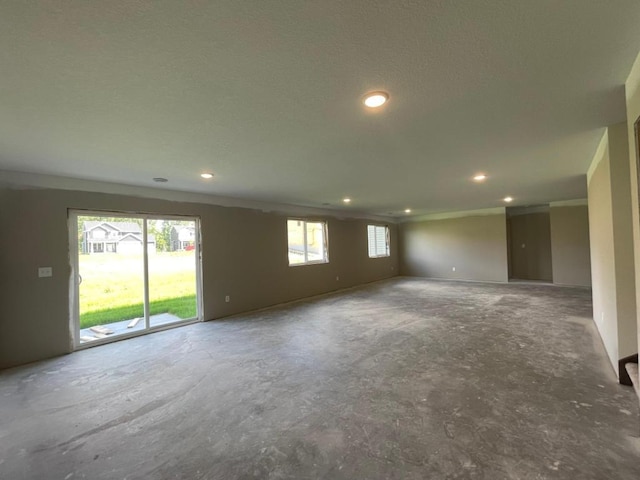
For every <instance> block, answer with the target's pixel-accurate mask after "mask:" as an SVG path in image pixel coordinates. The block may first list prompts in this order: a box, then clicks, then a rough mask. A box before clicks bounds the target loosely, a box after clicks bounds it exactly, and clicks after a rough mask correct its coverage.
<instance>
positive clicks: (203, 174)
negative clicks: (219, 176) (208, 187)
mask: <svg viewBox="0 0 640 480" xmlns="http://www.w3.org/2000/svg"><path fill="white" fill-rule="evenodd" d="M200 176H201V177H202V178H207V179H208V178H213V173H201V174H200Z"/></svg>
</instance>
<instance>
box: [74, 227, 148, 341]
mask: <svg viewBox="0 0 640 480" xmlns="http://www.w3.org/2000/svg"><path fill="white" fill-rule="evenodd" d="M142 238H143V237H142V220H141V219H139V218H126V217H107V216H78V269H79V272H78V273H79V275H80V278H79V279H78V281H79V282H80V286H79V303H80V343H81V344H82V343H87V342H92V341H95V340H97V339H100V338H108V337H113V336H118V335H122V334H124V333H129V332H132V331H136V330H142V329H144V327H145V323H144V262H143V248H142V242H143V240H142Z"/></svg>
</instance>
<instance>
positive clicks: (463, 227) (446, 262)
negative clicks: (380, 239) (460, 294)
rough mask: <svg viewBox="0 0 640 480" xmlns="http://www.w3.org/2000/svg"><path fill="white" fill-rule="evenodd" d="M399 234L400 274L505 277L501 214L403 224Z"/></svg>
mask: <svg viewBox="0 0 640 480" xmlns="http://www.w3.org/2000/svg"><path fill="white" fill-rule="evenodd" d="M399 235H400V248H401V251H402V254H401V257H402V261H401V265H400V273H401V274H402V275H414V276H421V277H431V278H448V279H459V280H480V281H493V282H506V281H507V280H508V278H507V250H506V245H507V234H506V218H505V215H504V213H502V214H498V215H481V216H467V217H462V218H448V219H442V220H426V221H421V222H409V223H404V224H402V225H400V233H399ZM454 267H455V269H456V270H455V271H453V268H454Z"/></svg>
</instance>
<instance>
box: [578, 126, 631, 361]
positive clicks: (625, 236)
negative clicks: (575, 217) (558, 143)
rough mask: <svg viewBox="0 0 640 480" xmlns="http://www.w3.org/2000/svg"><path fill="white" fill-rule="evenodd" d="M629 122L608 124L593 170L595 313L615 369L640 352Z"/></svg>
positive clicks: (591, 214)
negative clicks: (638, 349) (627, 124)
mask: <svg viewBox="0 0 640 480" xmlns="http://www.w3.org/2000/svg"><path fill="white" fill-rule="evenodd" d="M628 162H629V152H628V139H627V126H626V123H622V124H618V125H612V126H610V127H608V128H607V129H606V131H605V134H604V135H603V138H602V141H601V143H600V145H599V147H598V150H597V153H596V155H595V156H594V159H593V162H592V165H591V167H590V168H589V174H588V192H589V226H590V232H591V236H590V240H591V270H592V283H593V315H594V321H595V322H596V325H597V326H598V329H599V331H600V335H601V337H602V339H603V342H604V344H605V347H606V349H607V353H608V355H609V358H610V360H611V362H612V364H613V367H614V369H616V371H618V360H620V359H621V358H624V357H627V356H629V355H632V354H634V353H637V323H636V301H635V300H636V297H635V272H634V268H633V265H634V254H633V242H632V217H631V208H630V205H631V203H632V201H631V188H630V179H629V169H628V165H629V164H628Z"/></svg>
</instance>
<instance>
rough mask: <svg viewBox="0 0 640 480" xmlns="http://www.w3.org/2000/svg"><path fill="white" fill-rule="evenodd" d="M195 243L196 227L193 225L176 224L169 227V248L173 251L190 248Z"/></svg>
mask: <svg viewBox="0 0 640 480" xmlns="http://www.w3.org/2000/svg"><path fill="white" fill-rule="evenodd" d="M195 245H196V229H195V227H190V226H185V225H177V226H175V227H171V244H170V245H169V250H171V251H172V252H175V251H177V250H191V249H192V248H194V247H195Z"/></svg>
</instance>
